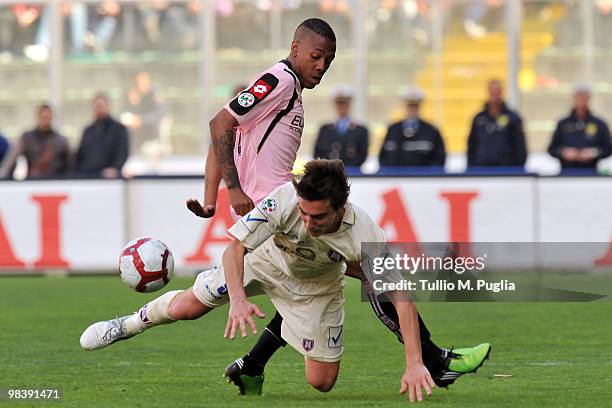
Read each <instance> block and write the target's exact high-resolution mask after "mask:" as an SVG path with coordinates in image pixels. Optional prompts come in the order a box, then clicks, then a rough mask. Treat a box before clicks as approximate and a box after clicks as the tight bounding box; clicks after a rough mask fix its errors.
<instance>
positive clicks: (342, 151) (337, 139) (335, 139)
mask: <svg viewBox="0 0 612 408" xmlns="http://www.w3.org/2000/svg"><path fill="white" fill-rule="evenodd" d="M368 146H369V138H368V129H367V128H366V127H364V126H361V125H358V124H355V123H353V122H351V123H350V124H349V125H348V127H347V128H346V130H345V131H344V132H342V131H341V130H340V129H339V126H338V124H336V123H330V124H327V125H323V126H321V128H320V129H319V136H318V137H317V142H316V144H315V151H314V157H315V158H321V159H339V160H342V162H343V163H344V165H345V166H346V167H353V166H354V167H359V166H361V165H362V164H363V162H365V160H366V158H367V157H368Z"/></svg>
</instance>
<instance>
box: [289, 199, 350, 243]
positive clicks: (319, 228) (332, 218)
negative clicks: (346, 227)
mask: <svg viewBox="0 0 612 408" xmlns="http://www.w3.org/2000/svg"><path fill="white" fill-rule="evenodd" d="M298 208H299V209H300V218H301V219H302V222H303V223H304V226H305V227H306V231H307V232H308V235H310V236H311V237H318V236H320V235H323V234H330V233H332V232H336V231H337V230H338V228H339V227H340V223H341V222H342V217H343V216H344V207H342V208H340V209H338V210H335V209H334V208H333V207H332V206H331V205H330V203H329V200H314V201H309V200H305V199H303V198H301V197H298Z"/></svg>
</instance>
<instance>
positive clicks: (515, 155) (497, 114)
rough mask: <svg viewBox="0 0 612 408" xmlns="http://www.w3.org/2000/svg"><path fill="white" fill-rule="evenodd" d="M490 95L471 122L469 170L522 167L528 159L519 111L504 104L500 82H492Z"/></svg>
mask: <svg viewBox="0 0 612 408" xmlns="http://www.w3.org/2000/svg"><path fill="white" fill-rule="evenodd" d="M488 93H489V100H488V101H487V102H486V103H485V106H484V109H483V110H482V111H481V112H479V113H478V114H476V116H475V117H474V119H473V120H472V128H471V130H470V134H469V136H468V146H467V164H468V168H469V167H484V166H504V167H518V166H520V167H523V166H524V165H525V161H526V160H527V145H526V143H525V133H524V131H523V121H522V119H521V117H520V116H519V114H518V112H515V111H513V110H511V109H510V108H508V106H507V105H506V103H505V102H504V99H503V90H502V86H501V82H500V81H498V80H496V79H494V80H491V81H489V84H488Z"/></svg>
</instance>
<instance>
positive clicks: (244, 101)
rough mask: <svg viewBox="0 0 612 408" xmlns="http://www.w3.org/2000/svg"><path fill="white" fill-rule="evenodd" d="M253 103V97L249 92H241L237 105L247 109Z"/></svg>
mask: <svg viewBox="0 0 612 408" xmlns="http://www.w3.org/2000/svg"><path fill="white" fill-rule="evenodd" d="M253 103H255V97H254V96H253V94H251V93H250V92H243V93H241V94H240V95H238V105H240V106H242V107H243V108H248V107H249V106H251V105H253Z"/></svg>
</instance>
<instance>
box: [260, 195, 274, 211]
mask: <svg viewBox="0 0 612 408" xmlns="http://www.w3.org/2000/svg"><path fill="white" fill-rule="evenodd" d="M277 208H278V204H277V203H276V200H275V199H273V198H264V199H263V201H262V202H261V209H262V210H263V212H264V213H268V214H272V213H273V212H274V211H276V209H277Z"/></svg>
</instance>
